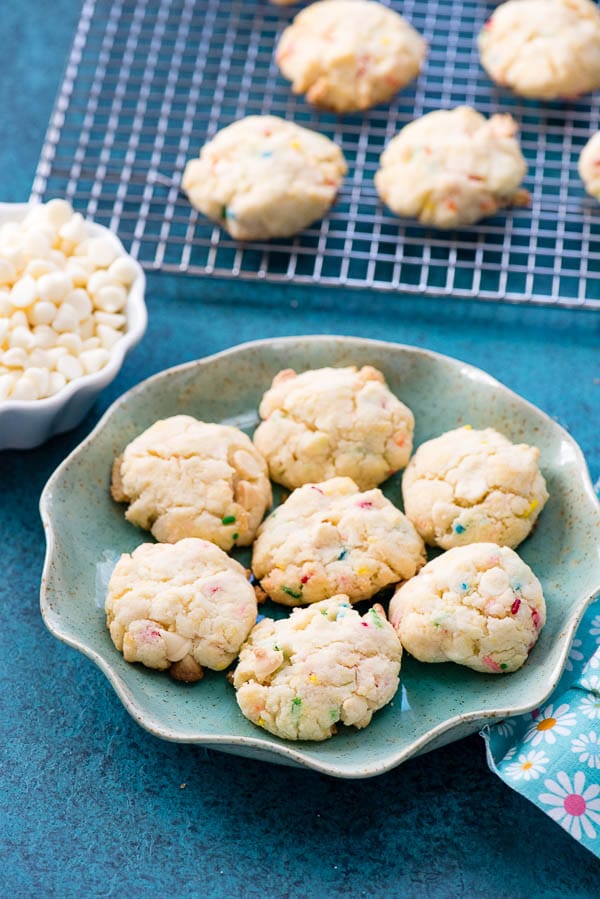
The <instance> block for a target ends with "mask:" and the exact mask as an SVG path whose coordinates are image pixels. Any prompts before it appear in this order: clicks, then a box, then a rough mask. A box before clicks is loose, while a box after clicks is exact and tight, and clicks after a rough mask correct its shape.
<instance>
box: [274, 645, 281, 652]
mask: <svg viewBox="0 0 600 899" xmlns="http://www.w3.org/2000/svg"><path fill="white" fill-rule="evenodd" d="M273 649H274V650H275V652H281V650H280V648H279V646H278V644H277V643H273Z"/></svg>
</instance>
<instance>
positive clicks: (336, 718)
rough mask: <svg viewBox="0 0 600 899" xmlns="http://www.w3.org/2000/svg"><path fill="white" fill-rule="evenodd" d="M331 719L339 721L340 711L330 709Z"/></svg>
mask: <svg viewBox="0 0 600 899" xmlns="http://www.w3.org/2000/svg"><path fill="white" fill-rule="evenodd" d="M329 717H330V718H331V720H332V721H337V720H338V710H337V709H329Z"/></svg>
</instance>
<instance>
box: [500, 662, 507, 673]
mask: <svg viewBox="0 0 600 899" xmlns="http://www.w3.org/2000/svg"><path fill="white" fill-rule="evenodd" d="M500 667H501V668H502V670H503V671H504V670H505V669H506V668H508V665H505V664H504V662H502V664H501V665H500Z"/></svg>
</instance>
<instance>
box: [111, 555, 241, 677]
mask: <svg viewBox="0 0 600 899" xmlns="http://www.w3.org/2000/svg"><path fill="white" fill-rule="evenodd" d="M256 608H257V607H256V596H255V593H254V590H253V589H252V587H251V586H250V584H249V583H248V580H247V578H246V572H245V570H244V568H242V566H241V565H240V564H239V562H236V561H234V559H231V558H229V556H227V555H226V554H225V553H224V552H223V550H221V549H219V547H218V546H215V545H214V544H213V543H209V542H208V541H206V540H197V539H195V538H190V539H186V540H180V541H179V542H178V543H175V544H161V543H143V544H142V545H141V546H138V547H137V549H135V550H134V552H133V553H131V555H129V554H127V553H126V554H124V555H122V556H121V558H120V559H119V561H118V563H117V565H116V567H115V569H114V571H113V573H112V576H111V578H110V582H109V585H108V594H107V597H106V605H105V609H106V622H107V626H108V628H109V630H110V636H111V638H112V641H113V643H114V644H115V646H116V648H117V649H118V650H119V652H122V653H123V656H124V658H125V659H126V661H128V662H141V663H142V664H143V665H146V667H148V668H156V669H158V670H166V669H170V673H171V674H172V676H173V677H175V678H176V679H178V680H184V681H189V682H192V681H196V680H199V679H200V678H201V677H202V675H203V669H204V668H212V669H214V670H215V671H221V670H223V669H224V668H226V667H227V666H228V665H229V664H230V663H231V662H232V661H233V660H234V659H235V657H236V656H237V654H238V652H239V649H240V646H241V645H242V643H243V642H244V640H245V639H246V637H247V636H248V633H249V632H250V629H251V628H252V626H253V624H254V622H255V621H256Z"/></svg>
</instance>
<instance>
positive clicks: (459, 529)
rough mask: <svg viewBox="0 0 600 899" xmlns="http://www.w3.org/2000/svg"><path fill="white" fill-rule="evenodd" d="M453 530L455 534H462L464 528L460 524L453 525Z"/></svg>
mask: <svg viewBox="0 0 600 899" xmlns="http://www.w3.org/2000/svg"><path fill="white" fill-rule="evenodd" d="M454 530H455V532H456V533H457V534H464V532H465V530H466V528H465V526H464V525H462V524H455V525H454Z"/></svg>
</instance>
